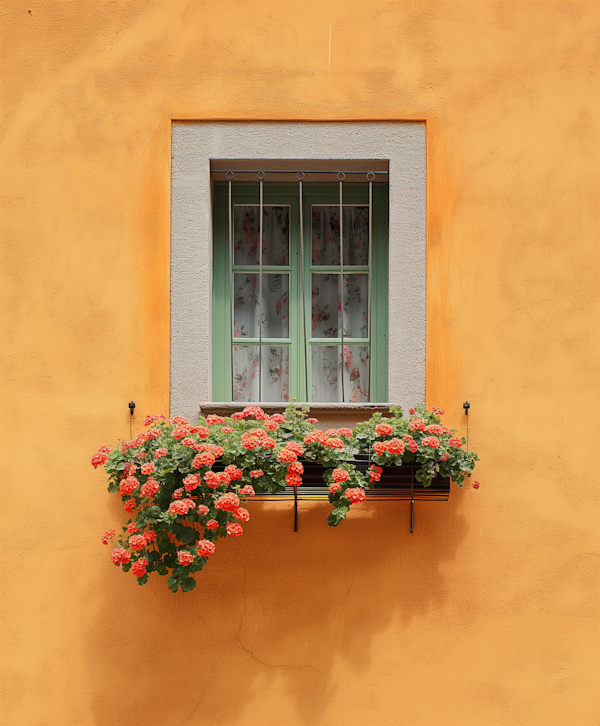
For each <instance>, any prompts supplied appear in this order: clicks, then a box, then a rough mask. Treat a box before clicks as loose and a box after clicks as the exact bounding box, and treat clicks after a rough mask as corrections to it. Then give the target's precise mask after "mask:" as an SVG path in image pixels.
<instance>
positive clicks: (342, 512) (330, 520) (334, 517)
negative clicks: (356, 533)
mask: <svg viewBox="0 0 600 726" xmlns="http://www.w3.org/2000/svg"><path fill="white" fill-rule="evenodd" d="M348 509H349V507H337V508H336V509H334V510H332V511H331V512H330V514H329V516H328V517H327V524H328V525H329V526H330V527H337V526H338V524H339V523H340V522H342V521H343V520H344V519H346V514H348Z"/></svg>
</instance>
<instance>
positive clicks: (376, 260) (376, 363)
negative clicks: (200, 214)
mask: <svg viewBox="0 0 600 726" xmlns="http://www.w3.org/2000/svg"><path fill="white" fill-rule="evenodd" d="M218 165H219V166H222V164H218ZM274 165H275V164H271V165H270V166H274ZM236 166H238V165H236ZM308 166H309V167H310V169H314V168H315V167H316V166H318V164H315V163H314V162H312V163H310V164H309V165H308ZM345 166H348V164H346V165H345ZM354 166H356V165H354ZM304 168H306V164H305V167H304ZM377 173H378V174H381V175H382V176H384V177H385V178H386V179H387V174H386V173H385V172H377ZM327 176H328V177H329V178H332V179H336V174H335V172H330V173H329V174H327ZM356 176H359V175H356ZM360 176H362V178H363V179H364V178H366V174H361V175H360ZM273 177H275V174H272V175H270V177H267V179H269V178H273ZM370 177H371V179H373V178H376V175H375V173H372V174H371V175H370ZM261 186H262V205H261ZM230 187H231V188H230ZM340 191H341V194H342V209H343V214H342V223H341V230H342V238H343V244H342V248H340ZM230 194H231V197H230ZM387 196H388V185H387V183H385V182H381V183H378V182H371V183H369V182H368V181H364V182H362V183H356V182H349V183H346V182H341V183H340V182H338V181H334V182H324V183H319V182H317V183H307V182H302V183H298V182H296V183H292V182H283V183H278V182H277V181H264V182H263V183H262V185H261V184H260V182H258V181H256V182H231V183H229V182H215V187H214V219H213V232H214V248H213V271H214V272H213V317H212V320H213V372H214V373H213V398H214V400H218V401H224V400H233V401H239V402H251V401H263V402H264V401H270V402H275V401H288V400H289V399H290V398H295V399H296V400H300V401H310V402H319V403H344V402H346V403H347V402H351V403H364V402H369V401H379V402H385V401H387V319H388V316H387V299H388V297H387V270H388V264H387V253H388V240H387V236H388V235H387V214H388V204H387ZM261 208H262V225H261V219H260V216H261V214H260V210H261ZM301 213H302V216H303V219H302V224H300V214H301ZM370 215H371V218H370ZM230 222H231V224H232V234H231V235H230V232H229V225H230ZM261 231H262V240H263V243H262V249H261V248H260V247H259V244H258V240H259V237H260V234H261ZM301 233H302V234H303V239H301ZM371 237H372V240H373V243H372V245H371V243H370V238H371ZM231 251H232V252H233V258H232V261H233V264H232V265H231V266H230V260H231V256H230V252H231ZM232 309H233V315H232Z"/></svg>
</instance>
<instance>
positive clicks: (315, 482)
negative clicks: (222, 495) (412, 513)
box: [256, 456, 450, 502]
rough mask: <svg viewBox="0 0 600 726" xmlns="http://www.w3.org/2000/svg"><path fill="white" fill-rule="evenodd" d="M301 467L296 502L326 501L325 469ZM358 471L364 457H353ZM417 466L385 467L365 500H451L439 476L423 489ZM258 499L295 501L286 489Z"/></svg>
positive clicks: (447, 483) (312, 465) (306, 463)
mask: <svg viewBox="0 0 600 726" xmlns="http://www.w3.org/2000/svg"><path fill="white" fill-rule="evenodd" d="M301 461H302V464H303V465H304V474H303V475H302V486H300V487H298V490H297V494H296V496H297V498H298V499H300V500H306V499H313V500H318V499H327V497H328V495H329V489H328V486H327V484H326V483H325V482H324V480H323V472H324V471H325V467H323V466H321V464H315V463H313V462H310V461H304V460H301ZM353 463H354V464H356V466H357V467H358V469H360V470H361V471H363V472H365V471H366V470H367V469H368V467H369V460H368V457H367V456H364V457H363V456H360V457H356V459H355V460H354V462H353ZM418 468H419V465H418V463H415V462H411V463H409V464H403V465H402V466H384V467H382V469H383V471H382V473H381V480H380V481H378V482H375V483H374V486H373V488H371V489H368V490H367V498H368V499H388V500H397V499H407V500H409V501H410V500H414V501H419V500H429V501H439V502H441V501H447V500H448V497H449V496H450V479H448V478H444V477H441V476H438V477H436V478H435V479H434V480H433V481H432V482H431V484H430V486H428V487H424V486H423V485H422V484H421V483H420V482H418V481H417V480H416V479H415V474H416V472H417V471H418ZM256 498H257V499H263V500H265V499H266V500H271V501H273V500H277V501H279V500H281V499H294V498H295V497H294V489H293V487H286V488H285V489H284V490H283V491H282V492H278V493H277V494H269V493H266V494H257V495H256Z"/></svg>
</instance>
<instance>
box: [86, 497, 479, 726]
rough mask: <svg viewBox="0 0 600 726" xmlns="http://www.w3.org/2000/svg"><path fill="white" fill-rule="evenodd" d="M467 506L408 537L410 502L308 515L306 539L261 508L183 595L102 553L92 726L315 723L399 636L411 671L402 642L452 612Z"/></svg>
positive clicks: (277, 508) (428, 510) (438, 512)
mask: <svg viewBox="0 0 600 726" xmlns="http://www.w3.org/2000/svg"><path fill="white" fill-rule="evenodd" d="M461 500H462V496H461V495H460V493H459V492H457V491H456V488H455V487H453V491H452V494H451V497H450V501H449V502H436V503H433V502H431V503H430V502H417V503H416V504H415V533H414V534H412V535H411V534H410V531H409V526H410V525H409V507H410V504H409V503H408V502H388V503H371V502H367V503H366V504H363V505H361V506H360V507H359V506H357V507H354V508H353V510H354V511H353V512H352V513H351V514H350V517H349V519H348V520H346V521H345V522H343V523H342V524H341V525H340V526H339V527H338V528H337V529H333V528H330V527H328V526H327V524H326V522H325V518H326V516H327V513H328V511H329V509H328V505H327V504H321V503H312V502H311V503H307V502H302V503H300V517H299V532H298V533H294V531H293V511H292V505H291V504H290V503H283V502H282V503H274V504H264V503H253V504H252V505H250V509H251V515H252V521H251V522H250V523H248V524H247V525H245V533H244V536H243V537H242V538H240V539H232V538H228V539H227V541H223V540H221V541H220V543H219V544H218V545H217V552H216V553H215V555H214V556H213V558H212V561H211V562H209V564H208V565H207V566H206V567H205V569H204V571H203V572H201V573H199V574H198V575H197V582H198V586H197V588H196V590H194V591H193V592H191V593H186V594H184V593H177V594H172V593H171V592H170V591H168V590H167V587H166V579H165V578H159V577H158V576H156V575H153V576H152V578H151V581H150V582H149V583H148V585H146V586H144V587H138V586H137V585H136V582H135V578H134V576H133V575H131V573H130V574H129V575H126V574H124V573H122V572H121V571H120V570H118V569H117V568H114V567H113V566H112V565H111V564H110V559H109V557H108V554H109V553H108V551H106V550H104V551H103V552H101V553H100V554H99V558H100V557H101V556H102V555H104V558H105V561H106V564H105V565H104V564H102V562H100V561H99V562H98V563H96V565H95V566H97V567H98V569H99V570H101V571H102V572H104V576H103V578H100V579H101V580H102V582H101V583H100V585H99V587H101V588H102V589H103V594H102V595H101V596H99V597H97V598H96V597H95V598H94V599H96V600H99V601H100V603H101V604H100V606H99V607H98V609H97V610H96V612H95V613H94V615H93V620H92V622H91V623H90V630H89V642H88V648H87V656H88V662H87V667H88V668H89V670H90V676H91V679H90V680H91V683H92V690H93V693H94V694H95V699H96V700H95V701H94V703H93V710H94V716H95V723H97V724H98V726H106V724H111V726H120V725H121V724H122V725H123V726H125V725H126V726H137V724H145V726H175V725H183V724H205V723H210V724H214V725H215V726H221V725H222V726H225V725H227V726H231V724H235V723H239V722H244V723H256V724H259V723H260V724H261V725H262V724H271V723H273V724H275V723H286V722H287V720H288V719H290V721H291V722H294V721H304V722H305V723H307V724H313V723H318V722H319V719H320V717H321V715H322V714H323V712H324V711H325V710H326V708H327V706H328V704H329V703H330V701H331V700H332V699H333V698H334V697H335V696H336V692H337V691H338V689H342V691H343V690H344V689H348V690H349V691H350V690H351V689H353V688H354V687H355V686H352V684H350V683H347V681H346V680H344V677H343V676H344V675H347V672H348V670H350V672H352V671H353V672H354V673H355V674H356V675H357V676H360V673H361V672H362V671H363V670H364V669H366V668H367V667H368V666H369V664H370V660H371V649H372V644H373V639H374V638H376V637H377V636H378V635H380V634H384V635H385V633H386V631H390V630H392V631H393V634H394V637H395V638H397V639H398V645H397V652H398V653H399V654H400V656H401V654H402V650H403V647H405V648H406V658H407V659H409V658H410V657H411V653H414V648H415V647H417V648H418V644H417V643H409V642H404V645H403V639H402V638H403V630H404V627H405V625H406V624H408V623H409V622H411V621H413V620H416V619H417V620H418V619H421V618H424V617H426V615H427V613H428V612H429V611H431V610H435V609H436V608H439V607H440V606H441V605H442V604H443V603H444V601H445V599H446V587H447V586H446V584H445V581H444V574H443V567H442V566H443V563H444V562H445V561H448V560H451V559H453V558H454V556H455V553H456V549H457V547H458V545H459V544H460V543H461V542H462V541H463V540H464V538H465V536H466V532H467V523H466V521H465V519H464V517H463V516H462V515H461V514H460V508H461ZM398 667H399V668H401V663H399V666H398ZM340 669H341V674H340ZM399 675H400V673H399ZM357 682H358V681H357ZM337 698H341V699H344V698H345V697H344V695H343V693H338V695H337ZM267 704H268V706H267ZM265 707H267V708H265ZM294 709H295V712H294ZM265 711H266V712H265Z"/></svg>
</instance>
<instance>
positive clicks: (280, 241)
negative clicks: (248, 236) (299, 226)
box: [262, 206, 290, 265]
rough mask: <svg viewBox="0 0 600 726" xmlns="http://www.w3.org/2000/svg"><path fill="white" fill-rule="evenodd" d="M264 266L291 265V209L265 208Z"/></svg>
mask: <svg viewBox="0 0 600 726" xmlns="http://www.w3.org/2000/svg"><path fill="white" fill-rule="evenodd" d="M262 263H263V265H289V264H290V208H289V207H271V206H268V207H263V259H262Z"/></svg>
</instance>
